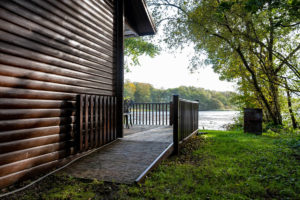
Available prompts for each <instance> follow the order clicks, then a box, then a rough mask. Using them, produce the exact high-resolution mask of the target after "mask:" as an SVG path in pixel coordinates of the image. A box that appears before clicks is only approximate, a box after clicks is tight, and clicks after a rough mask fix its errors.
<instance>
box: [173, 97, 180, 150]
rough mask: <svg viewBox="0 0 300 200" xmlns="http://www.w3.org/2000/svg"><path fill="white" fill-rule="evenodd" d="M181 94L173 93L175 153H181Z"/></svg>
mask: <svg viewBox="0 0 300 200" xmlns="http://www.w3.org/2000/svg"><path fill="white" fill-rule="evenodd" d="M178 107H179V96H178V95H173V116H174V118H173V144H174V154H177V155H178V154H179V138H178V136H179V127H178V125H179V123H178V118H179V109H178Z"/></svg>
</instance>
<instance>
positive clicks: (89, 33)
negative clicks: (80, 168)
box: [0, 0, 116, 188]
mask: <svg viewBox="0 0 300 200" xmlns="http://www.w3.org/2000/svg"><path fill="white" fill-rule="evenodd" d="M114 14H115V9H114V7H113V4H112V3H110V2H107V1H105V0H84V1H75V0H60V1H57V0H43V1H41V0H26V1H24V0H1V1H0V188H1V187H3V186H6V185H8V184H11V183H13V182H15V181H16V180H18V179H20V178H22V177H26V176H29V175H32V174H36V173H37V172H39V171H43V170H45V169H49V168H52V167H54V166H58V165H59V164H63V163H65V162H67V161H68V160H69V159H70V158H72V156H70V155H72V154H74V133H75V121H76V119H75V117H76V96H77V95H78V94H96V95H104V96H114V95H115V76H116V75H115V74H116V70H115V57H116V55H115V53H116V50H115V47H116V45H115V43H116V39H115V38H116V33H115V27H116V25H115V22H114V20H115V17H114ZM107 117H110V118H111V117H112V116H107ZM107 126H115V124H107ZM114 134H115V133H114Z"/></svg>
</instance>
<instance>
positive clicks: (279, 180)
mask: <svg viewBox="0 0 300 200" xmlns="http://www.w3.org/2000/svg"><path fill="white" fill-rule="evenodd" d="M207 132H208V134H207V135H205V136H198V137H195V138H193V140H191V141H190V142H189V143H188V144H186V145H185V148H184V149H182V150H181V155H180V156H179V157H173V158H171V159H170V160H168V161H166V162H164V163H163V165H161V166H160V167H159V168H158V169H157V170H155V171H154V172H153V173H152V174H151V175H150V176H149V177H148V179H147V180H146V182H145V184H143V185H140V186H136V187H124V188H123V190H122V191H121V194H120V197H122V199H126V198H132V199H299V198H300V194H299V192H298V191H299V190H300V182H299V176H300V166H299V161H298V160H296V158H295V157H294V156H293V155H294V150H293V149H292V146H295V144H297V137H291V136H289V137H276V138H274V137H270V136H268V135H265V136H256V135H251V134H244V133H241V132H220V131H207ZM298 139H299V138H298ZM298 141H299V140H298ZM178 183H180V184H178Z"/></svg>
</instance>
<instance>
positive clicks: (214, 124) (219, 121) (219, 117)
mask: <svg viewBox="0 0 300 200" xmlns="http://www.w3.org/2000/svg"><path fill="white" fill-rule="evenodd" d="M238 114H239V111H199V129H203V128H204V129H206V130H224V127H223V126H224V125H226V124H229V123H233V119H234V118H235V117H237V116H238Z"/></svg>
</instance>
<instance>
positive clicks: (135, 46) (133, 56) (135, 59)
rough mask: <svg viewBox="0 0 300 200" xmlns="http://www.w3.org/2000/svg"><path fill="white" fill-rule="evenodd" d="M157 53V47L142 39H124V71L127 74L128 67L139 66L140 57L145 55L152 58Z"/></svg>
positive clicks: (158, 51) (158, 50)
mask: <svg viewBox="0 0 300 200" xmlns="http://www.w3.org/2000/svg"><path fill="white" fill-rule="evenodd" d="M159 53H160V49H159V47H158V46H156V45H155V44H153V43H151V42H149V41H146V40H145V39H143V38H140V37H138V38H126V39H125V40H124V56H125V70H126V71H127V72H129V71H130V69H129V66H136V65H140V62H139V57H140V56H142V55H147V56H150V57H151V58H153V57H155V56H157V55H159Z"/></svg>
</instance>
